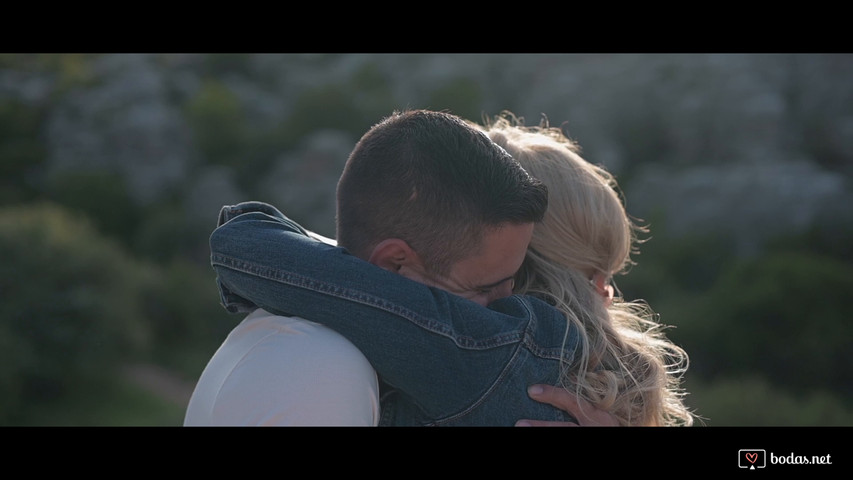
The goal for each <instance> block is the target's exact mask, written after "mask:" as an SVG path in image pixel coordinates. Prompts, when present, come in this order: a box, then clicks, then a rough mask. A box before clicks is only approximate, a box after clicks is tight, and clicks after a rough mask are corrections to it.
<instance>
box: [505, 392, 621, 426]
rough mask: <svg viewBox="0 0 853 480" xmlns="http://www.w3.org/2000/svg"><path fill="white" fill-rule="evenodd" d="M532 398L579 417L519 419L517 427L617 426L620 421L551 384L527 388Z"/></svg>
mask: <svg viewBox="0 0 853 480" xmlns="http://www.w3.org/2000/svg"><path fill="white" fill-rule="evenodd" d="M527 394H528V395H530V398H532V399H534V400H536V401H537V402H542V403H547V404H549V405H553V406H555V407H557V408H559V409H560V410H563V411H566V412H569V413H570V414H571V415H572V416H573V417H575V418H577V419H578V423H574V422H555V421H542V420H527V419H525V420H519V421H518V422H516V424H515V426H516V427H616V426H619V422H618V421H617V420H616V417H614V416H613V415H611V414H610V413H608V412H605V411H604V410H599V409H598V408H595V407H594V406H592V404H591V403H589V402H587V401H586V400H583V399H581V398H580V397H578V396H577V395H574V394H572V393H569V392H568V391H566V390H565V389H564V388H559V387H554V386H551V385H532V386H531V387H529V388H528V389H527Z"/></svg>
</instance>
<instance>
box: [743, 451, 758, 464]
mask: <svg viewBox="0 0 853 480" xmlns="http://www.w3.org/2000/svg"><path fill="white" fill-rule="evenodd" d="M746 459H747V460H749V463H755V461H756V460H758V453H757V452H752V453H747V454H746Z"/></svg>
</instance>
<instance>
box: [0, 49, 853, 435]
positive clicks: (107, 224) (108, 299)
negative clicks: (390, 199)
mask: <svg viewBox="0 0 853 480" xmlns="http://www.w3.org/2000/svg"><path fill="white" fill-rule="evenodd" d="M403 108H430V109H437V110H449V111H451V112H452V113H455V114H458V115H460V116H462V117H465V118H468V119H470V120H474V121H479V120H482V118H483V116H484V115H489V116H491V115H496V114H498V113H500V112H501V111H503V110H510V111H512V112H514V113H515V114H517V115H519V116H523V117H524V118H525V119H526V123H527V124H537V123H539V121H540V120H541V119H543V118H547V119H548V120H549V121H550V123H551V124H552V125H555V126H559V125H562V124H564V123H565V125H566V127H567V130H568V131H569V133H570V134H571V136H572V137H573V138H574V139H575V140H576V141H578V142H579V143H580V145H581V147H582V148H583V156H584V157H585V158H586V159H587V160H589V161H591V162H593V163H598V164H602V165H604V166H605V167H607V168H608V169H609V170H610V171H611V172H613V173H614V174H615V175H616V177H617V180H618V181H619V182H620V185H621V187H622V190H623V193H624V195H625V201H626V206H627V209H628V211H629V213H631V214H632V215H633V216H635V217H637V218H639V219H642V220H643V223H645V224H646V225H648V226H649V228H650V230H651V234H650V235H649V236H648V240H647V241H646V242H645V243H644V244H643V245H642V246H641V252H642V253H641V254H640V255H639V256H637V257H636V258H635V259H636V260H637V262H638V264H637V265H636V266H635V267H634V268H633V269H632V270H631V271H630V272H629V274H628V275H626V276H624V277H619V278H617V279H616V283H617V285H618V287H619V288H620V290H621V291H622V292H623V294H624V295H625V297H626V298H629V299H645V300H646V301H648V302H649V304H650V305H651V306H652V308H654V309H655V311H657V312H658V313H659V314H660V320H661V322H662V323H664V324H667V325H670V326H671V327H672V328H670V329H669V330H668V335H669V337H670V338H671V339H672V340H674V341H675V342H676V343H678V344H679V345H681V346H683V347H684V348H685V349H686V350H687V351H688V353H689V354H690V358H691V364H690V369H689V372H688V374H687V381H686V388H687V391H688V392H689V395H688V397H687V403H688V404H689V405H690V406H691V407H692V408H693V409H694V410H695V411H696V413H697V414H699V415H700V416H702V417H703V418H704V420H703V421H702V422H700V425H707V426H718V425H719V426H759V425H779V426H783V425H818V426H827V425H853V349H851V347H853V342H851V340H852V339H853V325H851V321H850V320H851V314H850V313H848V312H847V311H846V310H845V308H846V307H844V305H846V303H847V300H849V299H850V298H851V296H853V269H851V266H853V209H851V205H853V203H851V200H853V197H851V194H853V191H851V175H853V55H842V54H831V55H819V54H797V55H793V54H790V55H789V54H768V55H759V54H749V55H747V54H678V55H675V54H672V55H657V54H655V55H652V54H571V55H569V54H336V55H332V54H286V55H284V54H282V55H279V54H3V55H0V253H2V256H3V260H2V262H0V299H2V302H0V391H2V395H0V425H94V426H110V425H141V426H144V425H165V426H169V425H180V424H181V423H182V421H183V413H184V408H185V406H186V402H187V401H188V399H189V394H190V392H191V389H192V387H193V385H194V383H195V381H196V379H197V378H198V376H199V375H200V373H201V371H202V369H203V368H204V366H205V364H206V363H207V360H208V359H209V358H210V356H211V355H212V354H213V352H214V351H215V350H216V348H217V347H218V346H219V344H220V343H221V342H222V340H223V339H224V337H225V336H226V335H227V333H228V331H229V330H230V329H231V328H233V327H234V326H235V325H236V324H237V323H238V322H239V321H240V320H241V318H242V317H240V316H237V317H235V316H231V315H229V314H227V313H225V311H224V310H223V309H222V308H221V307H220V306H219V299H218V294H217V290H216V286H215V283H214V278H215V277H214V274H213V271H212V269H211V268H210V266H209V262H208V253H209V252H208V246H207V237H208V235H209V234H210V232H211V230H212V229H213V227H214V226H215V222H216V215H217V213H218V211H219V207H220V206H221V205H223V204H228V203H236V202H239V201H243V200H250V199H251V200H262V201H266V202H269V203H272V204H274V205H276V206H278V207H279V208H281V209H282V210H283V211H285V212H286V213H287V214H288V215H289V216H291V217H292V218H294V219H295V220H297V221H299V222H301V223H302V224H303V225H305V226H306V227H308V228H311V229H313V230H315V231H317V232H318V233H321V234H323V235H326V236H330V237H331V236H334V189H335V184H336V181H337V178H338V176H339V174H340V172H341V169H342V167H343V164H344V161H345V160H346V157H347V154H348V153H349V151H350V150H351V149H352V147H353V146H354V145H355V142H356V141H357V140H358V138H359V137H360V136H361V134H363V133H364V132H365V131H366V130H367V129H368V128H369V127H370V126H371V125H373V124H374V123H376V122H378V121H379V120H380V119H381V118H382V117H384V116H386V115H388V114H389V113H390V112H391V111H392V110H394V109H403Z"/></svg>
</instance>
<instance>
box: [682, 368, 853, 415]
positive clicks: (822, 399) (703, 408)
mask: <svg viewBox="0 0 853 480" xmlns="http://www.w3.org/2000/svg"><path fill="white" fill-rule="evenodd" d="M687 390H688V392H690V394H689V395H688V396H687V399H686V403H687V404H688V406H690V407H691V408H693V409H695V411H696V413H697V414H699V415H700V416H701V417H703V418H704V420H703V421H702V422H697V425H703V424H704V425H707V426H712V427H714V426H716V427H719V426H853V407H851V404H850V402H849V401H845V399H844V397H843V396H841V395H838V394H835V393H831V392H829V391H826V390H821V389H817V390H813V391H810V392H808V393H805V394H794V393H792V392H790V391H789V390H788V389H785V388H780V387H777V386H774V385H772V384H770V383H769V382H768V381H767V380H766V379H764V378H762V377H760V376H754V375H752V376H741V377H724V378H720V379H718V380H715V381H713V382H708V383H706V382H700V381H696V380H689V381H688V383H687Z"/></svg>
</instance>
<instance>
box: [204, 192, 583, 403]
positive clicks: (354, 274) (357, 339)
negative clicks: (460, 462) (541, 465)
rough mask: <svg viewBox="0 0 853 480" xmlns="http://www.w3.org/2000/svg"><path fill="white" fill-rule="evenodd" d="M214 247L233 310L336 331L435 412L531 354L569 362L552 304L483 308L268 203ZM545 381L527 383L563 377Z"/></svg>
mask: <svg viewBox="0 0 853 480" xmlns="http://www.w3.org/2000/svg"><path fill="white" fill-rule="evenodd" d="M210 248H211V264H212V266H213V268H214V269H215V271H216V273H217V280H218V282H219V285H220V293H221V294H222V301H223V304H224V305H225V306H226V308H228V309H229V310H231V311H235V312H236V311H246V310H248V309H251V308H254V307H256V306H257V307H262V308H264V309H266V310H268V311H271V312H273V313H277V314H283V315H296V316H300V317H304V318H307V319H309V320H313V321H317V322H319V323H323V324H325V325H327V326H329V327H331V328H333V329H335V330H337V331H338V332H340V333H341V334H342V335H344V336H345V337H347V338H348V339H349V340H350V341H351V342H353V344H355V345H356V347H358V348H359V349H360V350H361V351H362V353H364V355H365V357H367V359H368V360H370V362H371V364H373V366H374V368H375V369H376V371H377V372H378V373H379V375H380V376H381V377H383V379H384V380H385V381H386V382H388V383H389V384H390V385H392V386H394V387H395V388H397V389H399V390H400V391H401V392H403V393H404V394H405V395H407V396H410V397H411V398H413V399H416V400H415V401H416V402H419V403H420V406H421V408H423V409H424V410H425V411H426V412H427V413H428V414H431V415H443V414H446V413H447V412H449V411H452V410H453V409H458V408H464V407H465V406H466V405H470V403H471V402H472V401H475V400H472V399H476V398H480V397H481V396H483V395H485V394H486V393H487V391H488V390H489V389H490V388H493V386H494V385H495V384H496V381H497V380H496V379H498V378H501V377H503V376H506V375H508V370H509V368H508V365H511V363H512V361H513V359H515V358H517V357H518V356H519V350H520V349H522V348H524V349H526V350H527V351H528V352H527V353H526V354H529V351H532V354H533V355H535V356H541V357H547V358H549V359H550V360H557V361H559V359H561V358H565V357H564V356H563V355H562V354H563V353H565V352H562V349H563V347H564V346H565V338H566V337H565V333H566V332H565V328H566V322H565V319H564V318H562V316H561V315H560V314H559V313H558V312H557V311H556V310H554V309H552V308H543V307H542V305H544V303H543V302H540V303H542V305H533V304H532V303H535V299H528V298H526V297H519V296H513V297H510V298H508V299H503V300H501V301H498V302H494V303H492V304H491V305H490V306H489V307H488V308H485V307H482V306H480V305H478V304H476V303H474V302H471V301H469V300H467V299H464V298H462V297H458V296H456V295H452V294H450V293H447V292H445V291H443V290H440V289H437V288H431V287H427V286H426V285H423V284H420V283H417V282H414V281H412V280H409V279H406V278H404V277H402V276H400V275H397V274H394V273H391V272H387V271H385V270H383V269H381V268H379V267H376V266H374V265H372V264H370V263H368V262H366V261H364V260H361V259H359V258H357V257H355V256H353V255H350V254H349V253H348V252H347V251H346V250H345V249H343V248H340V247H336V246H331V245H327V244H325V243H322V242H320V241H317V240H315V239H313V238H310V237H309V236H308V235H307V232H306V231H305V230H304V229H303V228H302V227H300V226H299V225H298V224H296V223H295V222H293V221H291V220H290V219H288V218H287V217H285V216H284V215H283V214H281V212H279V211H278V210H276V209H275V208H274V207H272V206H270V205H267V204H263V203H260V202H246V203H242V204H239V205H235V206H230V207H224V208H223V209H222V212H221V213H220V218H219V226H218V227H217V228H216V230H215V231H214V232H213V234H212V235H211V237H210ZM534 307H535V308H534ZM543 315H547V316H550V317H551V318H541V317H542V316H543ZM537 322H538V323H537ZM543 331H547V332H546V334H543ZM532 337H536V338H532ZM542 338H545V339H547V340H545V341H544V342H543V341H542ZM569 355H571V352H569ZM552 373H553V372H552ZM542 375H543V376H542V377H540V378H531V379H530V381H529V382H528V383H536V382H551V383H553V382H554V381H555V380H556V378H555V377H554V376H553V375H552V374H548V375H546V374H544V373H543V374H542ZM549 375H550V376H549ZM519 390H520V391H521V390H523V386H520V387H519ZM436 392H441V394H440V395H436ZM422 399H429V400H428V401H426V402H425V401H423V400H422ZM519 418H521V417H519Z"/></svg>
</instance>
